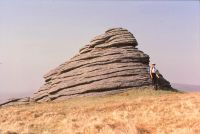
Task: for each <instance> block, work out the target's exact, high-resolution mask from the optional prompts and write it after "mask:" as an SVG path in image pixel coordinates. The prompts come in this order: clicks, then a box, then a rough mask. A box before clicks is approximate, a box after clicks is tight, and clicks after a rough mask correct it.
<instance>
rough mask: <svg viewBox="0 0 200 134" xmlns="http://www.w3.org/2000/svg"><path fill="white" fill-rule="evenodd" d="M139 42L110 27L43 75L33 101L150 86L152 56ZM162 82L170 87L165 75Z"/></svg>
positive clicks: (124, 32) (118, 29)
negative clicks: (142, 48)
mask: <svg viewBox="0 0 200 134" xmlns="http://www.w3.org/2000/svg"><path fill="white" fill-rule="evenodd" d="M137 45H138V43H137V41H136V39H135V37H134V36H133V34H132V33H130V32H129V31H128V30H126V29H123V28H113V29H109V30H107V31H106V32H105V33H104V34H102V35H99V36H96V37H95V38H93V39H92V40H91V41H90V43H89V44H88V45H86V46H84V47H83V48H81V49H80V51H79V53H78V54H77V55H75V56H74V57H73V58H71V59H70V60H69V61H66V62H65V63H63V64H61V65H59V66H58V67H57V68H55V69H53V70H51V71H50V72H48V73H47V74H46V75H45V76H44V79H45V84H44V85H43V86H42V87H41V88H40V89H39V90H38V91H37V92H36V93H35V94H34V96H33V97H31V99H30V100H31V101H35V102H43V101H53V100H63V99H67V98H72V97H76V96H88V95H104V94H112V93H117V92H120V91H124V90H127V89H128V88H132V87H142V86H151V79H150V77H149V72H148V67H149V56H148V55H147V54H145V53H143V52H142V51H140V50H138V48H137V47H136V46H137ZM159 83H160V84H159V86H160V88H165V87H166V88H171V86H170V83H169V82H168V81H166V80H165V79H164V78H163V77H162V75H161V79H160V81H159ZM18 101H19V100H18ZM12 103H13V101H12Z"/></svg>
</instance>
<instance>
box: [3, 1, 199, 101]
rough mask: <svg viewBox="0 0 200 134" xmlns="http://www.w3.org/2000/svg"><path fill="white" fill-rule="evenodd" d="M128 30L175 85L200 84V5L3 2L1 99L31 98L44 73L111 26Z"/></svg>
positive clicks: (156, 2)
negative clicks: (23, 96)
mask: <svg viewBox="0 0 200 134" xmlns="http://www.w3.org/2000/svg"><path fill="white" fill-rule="evenodd" d="M112 27H124V28H127V29H128V30H129V31H131V32H132V33H133V34H134V35H135V37H136V39H137V41H138V42H139V46H138V47H139V49H140V50H142V51H144V52H145V53H147V54H148V55H150V57H151V61H152V62H155V63H157V67H158V69H159V70H160V71H161V73H162V74H163V75H164V76H165V77H166V78H167V79H168V80H169V81H170V82H172V83H185V84H197V85H200V4H199V2H198V1H130V0H129V1H119V0H118V1H114V0H112V1H72V0H71V1H64V0H58V1H54V0H41V1H40V0H29V1H27V0H1V1H0V62H2V63H3V64H0V100H1V99H3V96H4V97H5V96H6V97H7V96H10V97H14V96H21V95H30V94H31V93H33V92H36V91H37V90H38V89H39V87H40V86H41V85H42V84H43V81H44V80H43V78H42V77H43V75H44V74H45V73H47V72H48V71H49V70H50V69H53V68H54V67H56V66H58V65H59V64H61V63H63V62H64V61H66V60H67V59H69V58H70V57H72V56H73V55H74V54H76V53H77V52H78V50H79V48H81V47H82V46H84V45H86V44H87V43H88V42H89V41H90V39H92V38H93V37H94V36H96V35H98V34H101V33H103V32H104V31H105V30H106V29H107V28H112Z"/></svg>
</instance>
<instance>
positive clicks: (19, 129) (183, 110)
mask: <svg viewBox="0 0 200 134" xmlns="http://www.w3.org/2000/svg"><path fill="white" fill-rule="evenodd" d="M0 133H2V134H6V133H7V134H16V133H17V134H18V133H19V134H143V133H144V134H145V133H146V134H200V93H174V92H170V91H153V90H147V89H144V90H141V89H140V90H132V91H128V92H125V93H121V94H117V95H110V96H105V97H89V98H77V99H70V100H68V101H65V102H51V103H42V104H31V105H21V106H11V107H3V108H0Z"/></svg>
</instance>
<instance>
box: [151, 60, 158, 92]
mask: <svg viewBox="0 0 200 134" xmlns="http://www.w3.org/2000/svg"><path fill="white" fill-rule="evenodd" d="M155 66H156V64H151V66H150V77H151V79H152V84H153V86H154V89H155V90H157V89H158V78H159V75H158V70H157V69H156V67H155Z"/></svg>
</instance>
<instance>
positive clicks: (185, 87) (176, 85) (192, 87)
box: [171, 83, 200, 92]
mask: <svg viewBox="0 0 200 134" xmlns="http://www.w3.org/2000/svg"><path fill="white" fill-rule="evenodd" d="M171 85H172V87H173V88H176V89H179V90H182V91H186V92H195V91H200V85H190V84H180V83H171Z"/></svg>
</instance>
